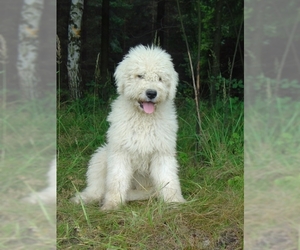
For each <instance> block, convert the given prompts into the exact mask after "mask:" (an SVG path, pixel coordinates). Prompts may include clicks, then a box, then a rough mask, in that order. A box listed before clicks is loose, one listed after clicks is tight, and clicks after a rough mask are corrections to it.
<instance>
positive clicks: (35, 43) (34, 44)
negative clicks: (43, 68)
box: [17, 0, 44, 100]
mask: <svg viewBox="0 0 300 250" xmlns="http://www.w3.org/2000/svg"><path fill="white" fill-rule="evenodd" d="M43 8H44V0H31V1H26V0H24V2H23V7H22V11H21V22H20V25H19V45H18V60H17V69H18V75H19V79H20V86H21V91H22V94H23V96H24V97H25V98H26V99H30V100H34V99H36V98H37V97H38V85H39V82H40V79H39V77H38V74H37V58H38V47H39V36H38V34H39V29H40V20H41V16H42V12H43Z"/></svg>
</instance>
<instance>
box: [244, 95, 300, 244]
mask: <svg viewBox="0 0 300 250" xmlns="http://www.w3.org/2000/svg"><path fill="white" fill-rule="evenodd" d="M245 135H246V137H245V247H247V248H249V249H300V219H299V211H300V203H299V180H300V173H299V162H300V155H299V150H300V139H299V138H300V106H299V103H297V102H295V101H292V100H290V99H289V98H276V97H274V98H270V99H267V101H265V102H263V103H262V102H260V101H257V103H256V104H255V105H253V106H251V107H248V108H247V109H246V112H245Z"/></svg>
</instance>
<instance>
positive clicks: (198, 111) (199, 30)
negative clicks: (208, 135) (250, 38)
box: [177, 0, 201, 150]
mask: <svg viewBox="0 0 300 250" xmlns="http://www.w3.org/2000/svg"><path fill="white" fill-rule="evenodd" d="M197 4H199V6H198V7H197V10H198V18H199V26H198V32H201V22H200V19H201V13H200V3H197ZM177 8H178V14H179V19H180V24H181V29H182V33H183V37H184V40H185V44H186V49H187V54H188V58H189V64H190V69H191V77H192V82H193V88H194V93H195V106H196V114H197V123H196V126H197V127H196V133H197V136H198V137H199V136H200V133H201V116H200V106H199V97H198V94H199V88H200V64H199V62H200V48H198V54H197V60H198V62H197V82H196V80H195V74H194V66H193V62H192V57H191V53H190V47H189V43H188V39H187V36H186V33H185V28H184V25H183V21H182V15H181V10H180V6H179V0H177ZM198 39H199V41H198V46H201V34H200V33H199V34H198ZM198 70H199V71H198ZM198 149H199V145H198V141H197V142H196V150H198Z"/></svg>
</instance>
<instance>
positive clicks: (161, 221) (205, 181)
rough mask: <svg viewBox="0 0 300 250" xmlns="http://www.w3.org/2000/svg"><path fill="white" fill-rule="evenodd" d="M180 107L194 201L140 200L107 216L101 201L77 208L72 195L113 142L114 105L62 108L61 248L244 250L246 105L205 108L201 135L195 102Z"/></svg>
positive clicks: (181, 154)
mask: <svg viewBox="0 0 300 250" xmlns="http://www.w3.org/2000/svg"><path fill="white" fill-rule="evenodd" d="M177 107H178V116H179V119H178V120H179V127H180V129H179V132H178V146H177V149H178V161H179V163H180V165H181V168H180V173H179V176H180V180H181V186H182V191H183V195H184V197H185V198H186V199H187V203H185V204H181V205H168V204H165V203H163V202H161V201H158V200H148V201H135V202H130V203H128V204H126V205H125V206H122V207H121V208H120V209H118V210H116V211H110V212H103V211H100V209H99V204H97V203H95V204H87V205H75V204H72V203H70V202H69V198H71V197H72V196H73V195H74V193H75V192H76V189H77V190H82V189H83V188H84V187H85V185H86V180H85V173H86V171H87V163H88V161H89V159H90V156H91V154H92V153H93V152H94V150H95V149H96V148H97V147H99V146H100V145H101V144H102V143H103V142H104V141H105V133H106V131H107V129H108V123H107V122H106V117H107V114H108V113H109V108H108V107H103V106H100V105H98V103H97V102H96V101H95V100H94V99H93V98H90V99H86V100H84V101H81V102H79V103H73V104H62V105H60V109H59V111H58V150H59V164H58V180H57V181H58V204H57V211H58V212H57V241H58V248H59V249H242V245H243V232H242V231H243V230H242V228H243V105H242V104H241V103H238V102H236V101H235V102H231V103H230V102H227V103H226V104H225V105H224V104H223V103H222V102H220V103H218V104H216V106H215V107H213V108H210V107H209V106H208V105H206V104H205V103H202V106H201V115H202V130H203V131H201V135H200V136H199V135H196V134H195V127H196V122H195V121H196V118H195V112H194V104H193V101H192V100H179V101H178V102H177ZM224 114H226V115H224ZM197 140H198V142H199V144H200V147H201V151H199V152H195V146H196V142H197Z"/></svg>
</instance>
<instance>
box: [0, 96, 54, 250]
mask: <svg viewBox="0 0 300 250" xmlns="http://www.w3.org/2000/svg"><path fill="white" fill-rule="evenodd" d="M6 94H7V93H3V95H6ZM9 98H10V99H9V100H7V102H5V105H4V104H3V103H2V104H3V105H2V106H1V112H0V119H1V122H0V124H1V125H0V131H1V142H2V143H1V168H0V175H1V185H0V193H1V199H2V203H1V209H0V210H1V217H0V220H1V228H0V248H1V249H28V248H30V249H53V248H54V245H55V238H56V233H55V226H56V225H55V212H56V208H55V207H54V206H44V205H42V204H38V205H31V204H26V203H24V202H22V201H21V198H23V197H25V196H27V195H28V194H29V193H30V192H31V191H33V190H39V189H40V188H44V187H45V186H46V183H45V179H46V176H45V175H46V173H47V171H48V169H47V167H48V165H49V159H51V158H52V157H53V154H54V153H55V150H54V149H55V145H56V143H55V141H56V136H55V134H56V133H55V132H56V131H55V126H54V125H55V109H54V108H55V104H54V103H53V102H51V100H49V99H45V100H37V101H34V102H31V101H21V100H20V99H11V97H9Z"/></svg>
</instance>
